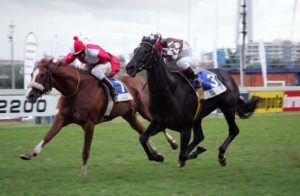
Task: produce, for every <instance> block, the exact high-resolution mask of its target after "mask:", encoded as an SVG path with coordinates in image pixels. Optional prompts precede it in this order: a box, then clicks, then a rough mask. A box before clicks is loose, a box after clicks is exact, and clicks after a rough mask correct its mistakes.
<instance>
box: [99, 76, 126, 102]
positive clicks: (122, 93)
mask: <svg viewBox="0 0 300 196" xmlns="http://www.w3.org/2000/svg"><path fill="white" fill-rule="evenodd" d="M110 81H111V83H112V84H113V86H114V88H115V90H116V91H117V93H118V97H117V100H116V102H122V101H128V100H131V99H132V96H131V94H130V93H129V91H128V89H127V87H126V86H125V85H124V84H123V83H122V82H121V81H119V80H116V79H114V78H111V79H110ZM102 86H103V87H104V90H105V93H106V95H107V96H110V93H109V90H108V87H107V86H106V85H103V84H102Z"/></svg>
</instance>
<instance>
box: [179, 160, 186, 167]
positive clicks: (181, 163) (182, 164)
mask: <svg viewBox="0 0 300 196" xmlns="http://www.w3.org/2000/svg"><path fill="white" fill-rule="evenodd" d="M184 166H185V161H180V160H179V161H178V163H177V167H178V168H179V169H180V168H183V167H184Z"/></svg>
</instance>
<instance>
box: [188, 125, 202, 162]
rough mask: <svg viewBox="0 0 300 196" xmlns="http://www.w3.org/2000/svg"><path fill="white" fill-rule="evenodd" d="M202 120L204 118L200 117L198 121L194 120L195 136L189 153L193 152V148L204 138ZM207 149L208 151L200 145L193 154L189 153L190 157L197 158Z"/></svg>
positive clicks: (189, 147)
mask: <svg viewBox="0 0 300 196" xmlns="http://www.w3.org/2000/svg"><path fill="white" fill-rule="evenodd" d="M201 122H202V119H199V120H198V121H195V122H194V127H193V133H194V138H193V141H192V142H191V143H190V145H189V146H188V153H190V152H192V150H193V149H194V148H195V147H196V146H197V145H198V144H199V143H200V142H201V141H202V140H203V139H204V135H203V131H202V126H201ZM205 151H206V149H205V148H203V147H200V146H199V147H198V148H197V150H196V151H194V152H193V153H192V154H189V159H195V158H197V156H198V155H199V154H200V153H202V152H205Z"/></svg>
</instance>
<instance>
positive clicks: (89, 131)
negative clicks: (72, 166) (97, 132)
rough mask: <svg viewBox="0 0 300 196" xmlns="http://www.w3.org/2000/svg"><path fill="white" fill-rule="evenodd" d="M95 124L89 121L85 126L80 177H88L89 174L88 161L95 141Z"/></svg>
mask: <svg viewBox="0 0 300 196" xmlns="http://www.w3.org/2000/svg"><path fill="white" fill-rule="evenodd" d="M94 127H95V124H94V123H93V122H92V121H87V122H86V123H85V124H84V125H83V130H84V145H83V149H82V167H81V170H80V173H79V175H86V174H87V160H88V158H89V154H90V149H91V143H92V139H93V133H94Z"/></svg>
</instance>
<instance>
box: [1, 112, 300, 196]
mask: <svg viewBox="0 0 300 196" xmlns="http://www.w3.org/2000/svg"><path fill="white" fill-rule="evenodd" d="M144 123H145V125H146V124H147V122H144ZM237 124H238V125H239V128H240V134H239V135H238V136H237V138H236V140H234V141H233V143H232V144H231V145H230V146H229V148H228V150H227V153H226V157H227V162H228V164H227V166H226V167H224V168H222V167H220V165H219V163H218V161H217V155H218V147H219V146H220V145H221V143H222V142H223V141H224V139H225V137H226V136H227V135H228V127H227V124H226V122H225V120H224V118H223V117H208V118H206V119H205V120H204V122H203V129H204V134H205V140H204V141H203V142H202V143H201V145H202V146H204V147H206V148H207V149H208V151H207V152H205V153H204V154H202V155H200V156H199V157H198V159H195V160H192V161H187V162H186V163H187V164H186V166H185V167H184V168H183V169H177V167H176V165H177V160H178V155H179V150H176V151H173V150H171V148H170V147H169V144H168V143H167V142H166V140H165V138H164V136H163V134H162V133H160V134H158V135H156V136H155V137H153V142H154V144H155V145H156V147H157V148H158V150H159V151H160V152H161V153H163V154H164V156H165V161H164V163H162V164H160V163H155V162H150V161H148V159H147V157H146V154H145V153H144V151H143V149H142V147H141V145H140V144H139V140H138V135H137V133H135V132H134V131H132V129H131V128H130V127H129V125H128V124H127V123H126V122H124V121H123V120H121V119H116V120H115V121H112V122H109V123H104V124H102V125H98V126H97V127H96V130H95V134H94V138H93V143H92V150H91V154H90V159H89V161H88V175H87V176H78V175H77V174H78V173H79V171H80V168H81V150H82V145H83V132H82V131H81V128H80V127H79V126H77V125H70V126H68V127H66V128H64V129H63V130H62V131H61V132H60V133H59V134H58V135H57V136H56V137H55V138H54V139H53V140H52V141H51V142H50V143H49V144H48V145H47V146H46V147H45V149H44V150H43V151H42V152H41V154H40V155H39V156H37V157H35V158H33V159H32V160H31V161H22V160H21V159H19V157H18V156H19V155H20V154H22V153H24V152H25V151H28V150H30V149H32V148H33V147H34V146H36V145H37V144H38V143H39V142H40V141H41V139H42V138H43V136H44V134H45V133H46V132H47V130H48V129H49V126H46V125H39V126H37V125H33V124H28V123H26V124H19V123H2V124H0V152H1V153H0V195H9V196H10V195H153V196H156V195H230V196H231V195H299V193H300V152H299V150H300V113H289V114H283V113H279V114H257V115H254V116H253V117H251V118H250V119H247V120H240V119H238V120H237ZM169 133H170V134H172V136H173V137H175V138H176V139H177V141H179V140H178V138H179V134H178V133H177V132H173V131H170V132H169Z"/></svg>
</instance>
